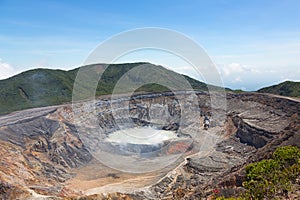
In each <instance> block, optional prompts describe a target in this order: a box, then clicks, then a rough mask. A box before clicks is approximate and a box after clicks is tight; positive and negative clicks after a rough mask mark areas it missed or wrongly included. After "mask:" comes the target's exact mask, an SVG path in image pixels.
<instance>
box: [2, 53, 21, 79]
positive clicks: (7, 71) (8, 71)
mask: <svg viewBox="0 0 300 200" xmlns="http://www.w3.org/2000/svg"><path fill="white" fill-rule="evenodd" d="M16 73H17V70H16V69H14V68H13V67H12V66H11V65H10V64H8V63H6V62H4V61H3V60H2V59H1V58H0V80H2V79H6V78H9V77H11V76H13V75H15V74H16Z"/></svg>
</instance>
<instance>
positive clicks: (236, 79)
mask: <svg viewBox="0 0 300 200" xmlns="http://www.w3.org/2000/svg"><path fill="white" fill-rule="evenodd" d="M242 81H243V80H242V78H241V77H239V76H238V77H235V79H233V81H232V82H233V83H237V82H242Z"/></svg>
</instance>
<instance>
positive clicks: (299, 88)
mask: <svg viewBox="0 0 300 200" xmlns="http://www.w3.org/2000/svg"><path fill="white" fill-rule="evenodd" d="M258 92H262V93H271V94H277V95H282V96H289V97H300V82H293V81H285V82H283V83H280V84H278V85H273V86H269V87H265V88H262V89H260V90H258Z"/></svg>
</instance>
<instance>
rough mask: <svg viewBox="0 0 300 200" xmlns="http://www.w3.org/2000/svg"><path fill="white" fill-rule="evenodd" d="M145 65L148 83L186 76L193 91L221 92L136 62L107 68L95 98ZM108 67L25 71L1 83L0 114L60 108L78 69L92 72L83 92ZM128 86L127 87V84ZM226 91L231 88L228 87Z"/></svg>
mask: <svg viewBox="0 0 300 200" xmlns="http://www.w3.org/2000/svg"><path fill="white" fill-rule="evenodd" d="M144 64H146V65H149V66H148V68H149V71H148V72H147V73H149V78H148V79H149V80H151V79H152V77H159V76H161V74H166V75H168V76H170V77H175V78H174V79H175V81H178V83H179V84H180V83H181V82H180V81H181V80H180V79H182V78H180V76H181V77H182V76H183V77H184V78H185V79H186V80H187V81H188V82H189V83H190V85H191V86H192V88H193V89H195V90H197V91H208V86H209V89H217V90H218V89H222V88H221V87H217V86H212V85H208V84H206V83H203V82H200V81H198V80H195V79H193V78H190V77H188V76H186V75H181V74H178V73H176V72H174V71H171V70H168V69H166V68H164V67H162V66H160V65H154V64H151V63H144V62H137V63H122V64H110V65H108V68H107V69H106V70H105V72H104V73H103V74H102V77H101V79H100V81H99V83H98V86H97V89H96V96H101V95H107V94H111V93H112V92H113V90H114V87H115V85H116V83H117V81H118V80H119V79H120V78H121V77H122V76H123V75H124V74H126V73H127V72H128V71H130V70H132V69H133V68H134V67H136V66H139V65H144ZM105 65H107V64H92V65H86V66H83V67H78V68H75V69H72V70H60V69H55V70H52V69H42V68H38V69H31V70H28V71H25V72H22V73H20V74H18V75H15V76H13V77H10V78H8V79H4V80H0V114H7V113H10V112H13V111H17V110H23V109H27V108H35V107H43V106H51V105H59V104H63V103H67V102H71V101H72V93H73V85H74V81H75V79H76V75H77V73H78V71H79V69H83V70H85V69H87V71H89V72H88V74H87V75H86V77H85V79H84V81H83V83H82V85H81V87H82V88H83V89H82V91H84V88H86V87H88V86H89V85H88V84H91V83H89V79H90V78H89V77H88V76H98V74H99V73H101V72H100V71H101V69H102V68H103V66H105ZM148 68H147V70H148ZM153 69H156V71H155V70H154V71H153ZM99 70H100V71H99ZM134 79H135V77H130V80H128V84H130V83H131V82H134V83H135V82H139V81H141V80H134ZM143 81H145V80H142V83H143ZM162 82H166V83H168V84H169V85H170V84H172V80H163V81H162ZM126 87H128V85H127V86H126ZM129 87H130V85H129ZM168 90H170V89H169V88H166V87H164V86H162V85H159V84H147V85H145V86H143V87H141V88H139V89H138V90H137V91H138V92H165V91H168ZM226 90H230V89H229V88H226ZM122 92H126V91H122ZM83 93H84V92H83ZM82 98H83V99H84V98H86V96H84V94H83V97H82Z"/></svg>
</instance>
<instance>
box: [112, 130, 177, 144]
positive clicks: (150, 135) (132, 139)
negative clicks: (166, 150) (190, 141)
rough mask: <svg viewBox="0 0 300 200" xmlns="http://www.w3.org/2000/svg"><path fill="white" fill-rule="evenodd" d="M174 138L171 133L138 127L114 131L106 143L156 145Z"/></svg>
mask: <svg viewBox="0 0 300 200" xmlns="http://www.w3.org/2000/svg"><path fill="white" fill-rule="evenodd" d="M175 138H177V135H176V134H175V132H173V131H165V130H157V129H154V128H152V127H139V128H130V129H126V130H120V131H116V132H114V133H112V134H110V135H109V137H108V138H107V139H106V141H108V142H114V143H124V144H126V143H131V144H149V145H157V144H160V143H162V142H163V141H165V140H170V139H175Z"/></svg>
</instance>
